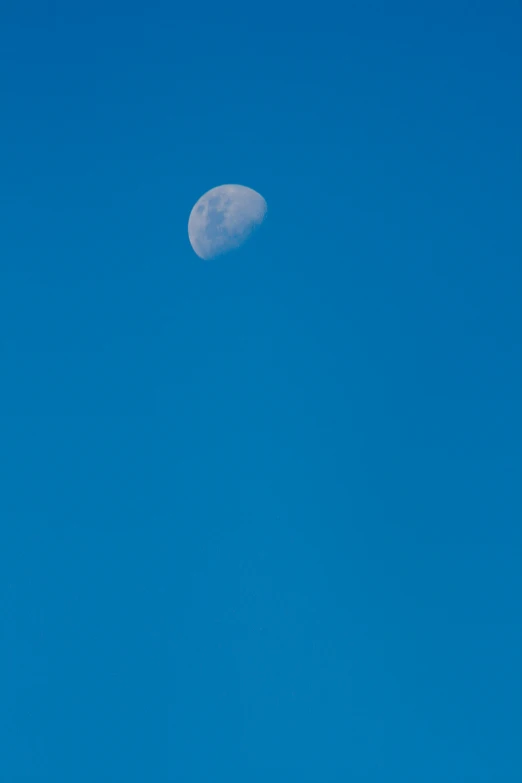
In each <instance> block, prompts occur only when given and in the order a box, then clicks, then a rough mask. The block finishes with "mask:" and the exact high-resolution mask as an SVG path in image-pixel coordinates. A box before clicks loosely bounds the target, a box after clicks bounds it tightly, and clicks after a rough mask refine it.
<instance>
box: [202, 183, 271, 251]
mask: <svg viewBox="0 0 522 783" xmlns="http://www.w3.org/2000/svg"><path fill="white" fill-rule="evenodd" d="M266 209H267V207H266V201H265V199H264V198H263V196H261V195H260V194H259V193H256V191H255V190H252V189H251V188H246V187H244V185H220V186H219V187H217V188H212V190H209V191H208V192H207V193H205V194H204V195H203V196H201V198H200V199H199V200H198V201H197V202H196V203H195V204H194V207H193V208H192V212H191V213H190V217H189V222H188V235H189V239H190V244H191V245H192V247H193V249H194V251H195V252H196V253H197V255H198V256H199V257H200V258H203V259H205V260H210V259H212V258H216V257H217V256H221V255H223V254H224V253H228V252H229V251H230V250H234V249H235V248H237V247H239V246H240V245H242V244H243V242H244V241H245V240H246V239H248V237H249V236H250V235H251V234H252V232H253V231H254V230H255V229H256V228H257V227H258V226H260V225H261V223H262V222H263V220H264V218H265V215H266Z"/></svg>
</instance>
